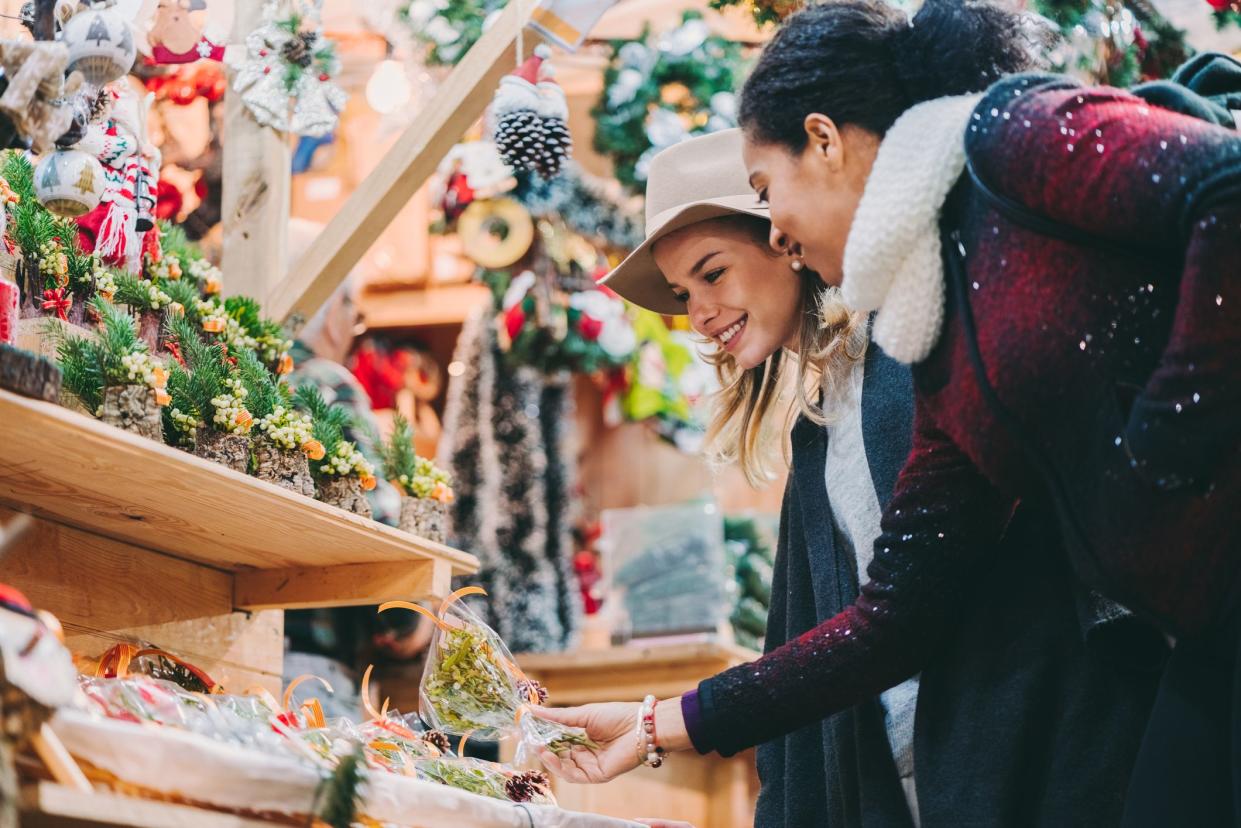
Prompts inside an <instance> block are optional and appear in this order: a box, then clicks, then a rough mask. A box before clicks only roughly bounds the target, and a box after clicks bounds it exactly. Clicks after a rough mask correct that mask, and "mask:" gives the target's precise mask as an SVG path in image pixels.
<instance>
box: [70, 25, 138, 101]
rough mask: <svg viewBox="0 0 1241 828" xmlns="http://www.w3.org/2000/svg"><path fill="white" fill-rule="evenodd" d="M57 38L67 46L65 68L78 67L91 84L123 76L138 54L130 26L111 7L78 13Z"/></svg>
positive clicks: (100, 84) (131, 66)
mask: <svg viewBox="0 0 1241 828" xmlns="http://www.w3.org/2000/svg"><path fill="white" fill-rule="evenodd" d="M60 37H61V40H62V41H63V42H64V44H65V46H66V47H67V48H68V49H69V66H68V69H69V71H73V70H75V69H76V70H78V71H79V72H81V73H82V76H83V77H84V78H86V82H87V83H89V84H92V85H94V86H103V85H104V84H105V83H111V82H112V81H114V80H116V79H117V78H121V77H124V76H125V75H126V74H128V72H129V70H130V69H132V68H133V65H134V58H135V57H137V55H138V50H137V47H136V46H135V45H134V31H133V27H132V26H131V25H130V23H129V21H128V20H126V19H125V16H124V15H122V14H121V13H120V12H119V11H117V10H116V9H115V8H108V7H104V8H97V9H95V8H92V9H86V10H85V11H80V12H78V13H77V14H75V15H74V16H73V17H71V18H69V22H68V23H66V24H65V27H64V29H63V30H62V31H61V35H60Z"/></svg>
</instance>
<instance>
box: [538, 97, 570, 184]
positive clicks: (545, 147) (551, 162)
mask: <svg viewBox="0 0 1241 828" xmlns="http://www.w3.org/2000/svg"><path fill="white" fill-rule="evenodd" d="M539 119H540V121H541V122H542V124H541V127H542V134H543V142H542V144H541V145H540V146H539V152H538V160H537V162H536V166H535V169H536V170H537V171H538V173H539V175H541V176H543V177H544V178H555V177H556V176H557V175H558V174H559V173H560V168H561V166H562V165H563V164H564V162H565V161H566V160H567V159H568V157H569V155H570V154H571V153H572V152H573V136H571V135H570V134H569V123H568V120H569V103H568V101H567V100H565V95H564V90H563V89H561V88H560V84H558V83H556V82H555V81H554V80H552V79H551V78H550V77H548V78H547V79H545V80H542V81H539Z"/></svg>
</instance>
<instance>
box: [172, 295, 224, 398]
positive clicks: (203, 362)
mask: <svg viewBox="0 0 1241 828" xmlns="http://www.w3.org/2000/svg"><path fill="white" fill-rule="evenodd" d="M165 330H166V331H167V333H168V339H169V341H170V342H172V343H174V344H176V346H177V351H178V352H179V353H180V354H181V358H182V359H183V360H184V361H185V366H184V367H183V366H181V365H174V366H173V368H172V371H171V372H170V374H169V377H168V394H169V396H171V397H172V405H173V407H175V408H178V409H180V410H181V411H182V412H184V413H186V414H193V415H195V416H197V417H198V418H199V419H201V420H204V421H209V420H210V419H211V417H210V415H211V411H212V406H211V401H212V400H213V399H214V398H216V397H218V396H219V395H220V394H222V393H224V392H225V390H226V386H225V384H224V381H225V380H227V379H228V378H229V375H230V374H231V373H232V366H231V365H230V364H229V363H228V361H227V360H226V359H225V357H224V351H223V349H222V348H221V347H220V346H219V345H208V344H207V343H206V342H203V340H202V338H201V337H199V335H198V330H197V329H196V328H195V327H194V325H193V323H192V322H190V321H189V320H188V319H186V318H185V317H182V316H173V317H170V318H169V319H168V321H167V322H166V323H165Z"/></svg>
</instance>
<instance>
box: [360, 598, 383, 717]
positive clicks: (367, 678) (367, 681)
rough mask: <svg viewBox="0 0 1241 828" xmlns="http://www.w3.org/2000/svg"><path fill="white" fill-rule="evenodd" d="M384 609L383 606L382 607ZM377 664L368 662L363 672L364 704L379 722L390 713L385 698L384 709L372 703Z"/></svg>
mask: <svg viewBox="0 0 1241 828" xmlns="http://www.w3.org/2000/svg"><path fill="white" fill-rule="evenodd" d="M381 609H382V607H381ZM374 669H375V665H374V664H368V665H367V667H366V672H365V673H363V674H362V706H363V707H365V708H366V712H367V713H369V714H370V715H371V718H372V719H374V720H375V721H377V722H382V721H383V720H384V716H385V715H387V713H388V700H387V699H384V704H383V710H382V711H380V710H376V709H375V705H373V704H371V672H372V671H374Z"/></svg>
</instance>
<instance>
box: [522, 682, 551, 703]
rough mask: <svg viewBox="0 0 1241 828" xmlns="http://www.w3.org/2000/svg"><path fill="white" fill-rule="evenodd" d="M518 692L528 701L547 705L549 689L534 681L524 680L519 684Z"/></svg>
mask: <svg viewBox="0 0 1241 828" xmlns="http://www.w3.org/2000/svg"><path fill="white" fill-rule="evenodd" d="M517 692H518V693H520V694H521V697H522V698H523V699H525V700H526V701H529V702H534V703H535V704H547V688H546V687H544V686H543V685H541V684H539V683H538V682H537V681H535V680H534V679H522V680H521V681H519V682H517Z"/></svg>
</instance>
